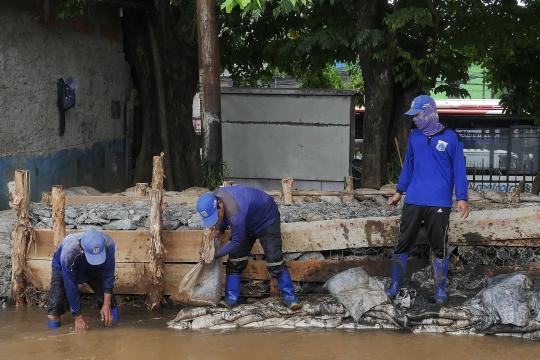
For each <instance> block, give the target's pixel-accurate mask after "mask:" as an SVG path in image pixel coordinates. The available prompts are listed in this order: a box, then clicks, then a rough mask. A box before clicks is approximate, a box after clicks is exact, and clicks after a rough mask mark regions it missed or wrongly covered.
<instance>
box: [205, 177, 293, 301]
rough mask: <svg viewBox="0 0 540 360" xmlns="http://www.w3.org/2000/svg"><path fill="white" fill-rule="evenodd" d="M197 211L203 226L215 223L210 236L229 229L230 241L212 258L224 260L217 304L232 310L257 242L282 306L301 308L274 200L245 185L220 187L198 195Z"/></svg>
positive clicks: (262, 192)
mask: <svg viewBox="0 0 540 360" xmlns="http://www.w3.org/2000/svg"><path fill="white" fill-rule="evenodd" d="M197 212H198V213H199V214H201V216H202V219H203V222H204V226H206V227H212V226H214V225H215V224H216V223H217V222H218V221H219V225H218V231H216V232H215V233H214V234H213V235H212V236H213V237H214V238H219V239H221V235H222V233H223V232H225V229H226V228H227V225H229V226H230V228H231V241H230V242H229V243H228V244H227V245H225V246H224V247H223V248H222V249H221V250H219V251H217V252H216V253H215V255H214V258H215V259H219V258H221V257H222V256H225V255H229V258H228V259H227V265H226V272H227V280H226V284H225V298H224V299H223V300H222V301H220V303H219V304H220V305H221V306H223V307H226V308H229V309H230V308H232V307H233V306H235V305H236V302H237V301H238V297H239V296H240V277H241V274H242V271H244V270H245V269H246V267H247V262H248V255H249V253H250V251H251V248H252V247H253V244H254V243H255V240H256V239H259V241H260V243H261V245H262V247H263V249H264V254H265V256H266V266H267V268H268V272H269V273H270V275H271V276H272V277H273V278H275V279H277V283H278V286H279V289H280V290H281V293H282V294H283V299H284V300H285V304H287V306H288V307H289V309H291V310H298V309H300V308H301V307H302V305H301V304H300V302H299V301H298V298H297V297H296V296H295V294H294V286H293V284H292V281H291V275H290V274H289V270H288V269H287V265H286V264H285V261H284V260H283V252H282V250H281V220H280V215H279V210H278V207H277V205H276V203H275V201H274V199H273V198H272V197H271V196H270V195H268V194H266V193H265V192H264V191H261V190H258V189H255V188H251V187H246V186H228V187H222V188H219V189H217V190H216V191H214V192H213V193H211V194H210V193H206V194H203V195H201V197H200V198H199V200H197Z"/></svg>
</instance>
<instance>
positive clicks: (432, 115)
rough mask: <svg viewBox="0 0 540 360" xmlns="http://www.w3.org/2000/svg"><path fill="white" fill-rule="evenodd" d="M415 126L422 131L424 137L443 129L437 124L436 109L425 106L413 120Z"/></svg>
mask: <svg viewBox="0 0 540 360" xmlns="http://www.w3.org/2000/svg"><path fill="white" fill-rule="evenodd" d="M413 121H414V123H415V124H416V126H417V127H418V128H419V129H420V130H422V132H423V133H424V135H426V136H432V135H435V134H437V133H438V132H439V131H441V130H442V129H443V127H444V126H443V125H442V124H441V123H440V122H439V115H438V114H437V109H436V108H435V107H433V106H430V105H428V106H426V107H425V108H424V110H423V111H422V112H421V113H420V115H418V116H415V117H414V118H413Z"/></svg>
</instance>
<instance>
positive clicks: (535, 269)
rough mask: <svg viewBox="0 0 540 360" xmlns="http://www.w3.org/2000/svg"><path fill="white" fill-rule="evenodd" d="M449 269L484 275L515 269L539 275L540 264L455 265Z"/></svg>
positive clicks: (513, 270)
mask: <svg viewBox="0 0 540 360" xmlns="http://www.w3.org/2000/svg"><path fill="white" fill-rule="evenodd" d="M451 269H452V270H453V271H463V272H467V273H469V274H475V275H485V276H495V275H500V274H510V273H514V272H516V271H525V272H527V273H529V274H530V275H532V276H540V266H497V265H457V266H455V267H451Z"/></svg>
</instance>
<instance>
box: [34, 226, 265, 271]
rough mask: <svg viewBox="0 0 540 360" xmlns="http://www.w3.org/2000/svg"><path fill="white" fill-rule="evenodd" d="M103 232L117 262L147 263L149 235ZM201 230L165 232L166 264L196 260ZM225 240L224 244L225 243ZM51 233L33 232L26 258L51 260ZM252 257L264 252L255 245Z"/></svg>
mask: <svg viewBox="0 0 540 360" xmlns="http://www.w3.org/2000/svg"><path fill="white" fill-rule="evenodd" d="M75 232H81V230H66V235H69V234H71V233H75ZM103 232H104V233H106V234H107V235H109V236H110V237H112V238H113V239H114V242H115V244H116V253H115V259H116V262H149V261H150V258H149V257H148V256H147V254H146V250H147V247H148V238H149V236H150V233H149V232H148V231H145V230H143V231H141V230H104V231H103ZM202 235H203V231H202V230H183V231H164V232H163V245H164V247H165V249H166V250H167V253H166V254H165V256H164V259H165V262H179V263H181V262H191V263H196V262H198V261H199V249H200V247H201V240H202ZM229 237H230V232H229V231H226V232H225V234H224V235H223V239H229ZM227 242H228V240H226V241H225V242H224V243H227ZM54 251H55V249H54V245H53V232H52V230H50V229H36V230H35V241H34V244H33V245H32V248H31V249H30V251H29V252H28V258H29V259H42V260H51V259H52V257H53V255H54ZM252 253H253V254H263V253H264V251H263V249H262V247H261V246H260V244H259V243H258V242H257V243H256V244H255V246H254V247H253V252H252Z"/></svg>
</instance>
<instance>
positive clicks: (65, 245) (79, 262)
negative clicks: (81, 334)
mask: <svg viewBox="0 0 540 360" xmlns="http://www.w3.org/2000/svg"><path fill="white" fill-rule="evenodd" d="M81 235H82V233H74V234H70V235H68V236H66V237H65V238H64V240H62V244H60V247H59V248H58V250H56V252H55V253H54V256H53V261H52V268H53V269H56V270H59V271H60V272H61V273H62V277H63V278H64V287H65V289H66V293H67V297H68V301H69V307H70V309H71V312H72V313H73V315H74V316H78V315H80V313H81V301H80V298H79V287H78V284H84V283H86V282H87V281H89V280H90V279H93V278H99V277H101V279H102V280H103V290H104V292H105V293H107V294H111V293H112V289H113V288H114V268H115V262H114V251H115V244H114V240H113V239H112V238H111V237H110V236H108V235H106V234H103V236H104V238H105V251H106V252H107V258H106V259H105V262H104V263H103V264H101V265H90V264H89V263H88V261H86V258H85V257H84V256H83V255H82V252H81V246H80V245H79V244H80V241H81Z"/></svg>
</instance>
